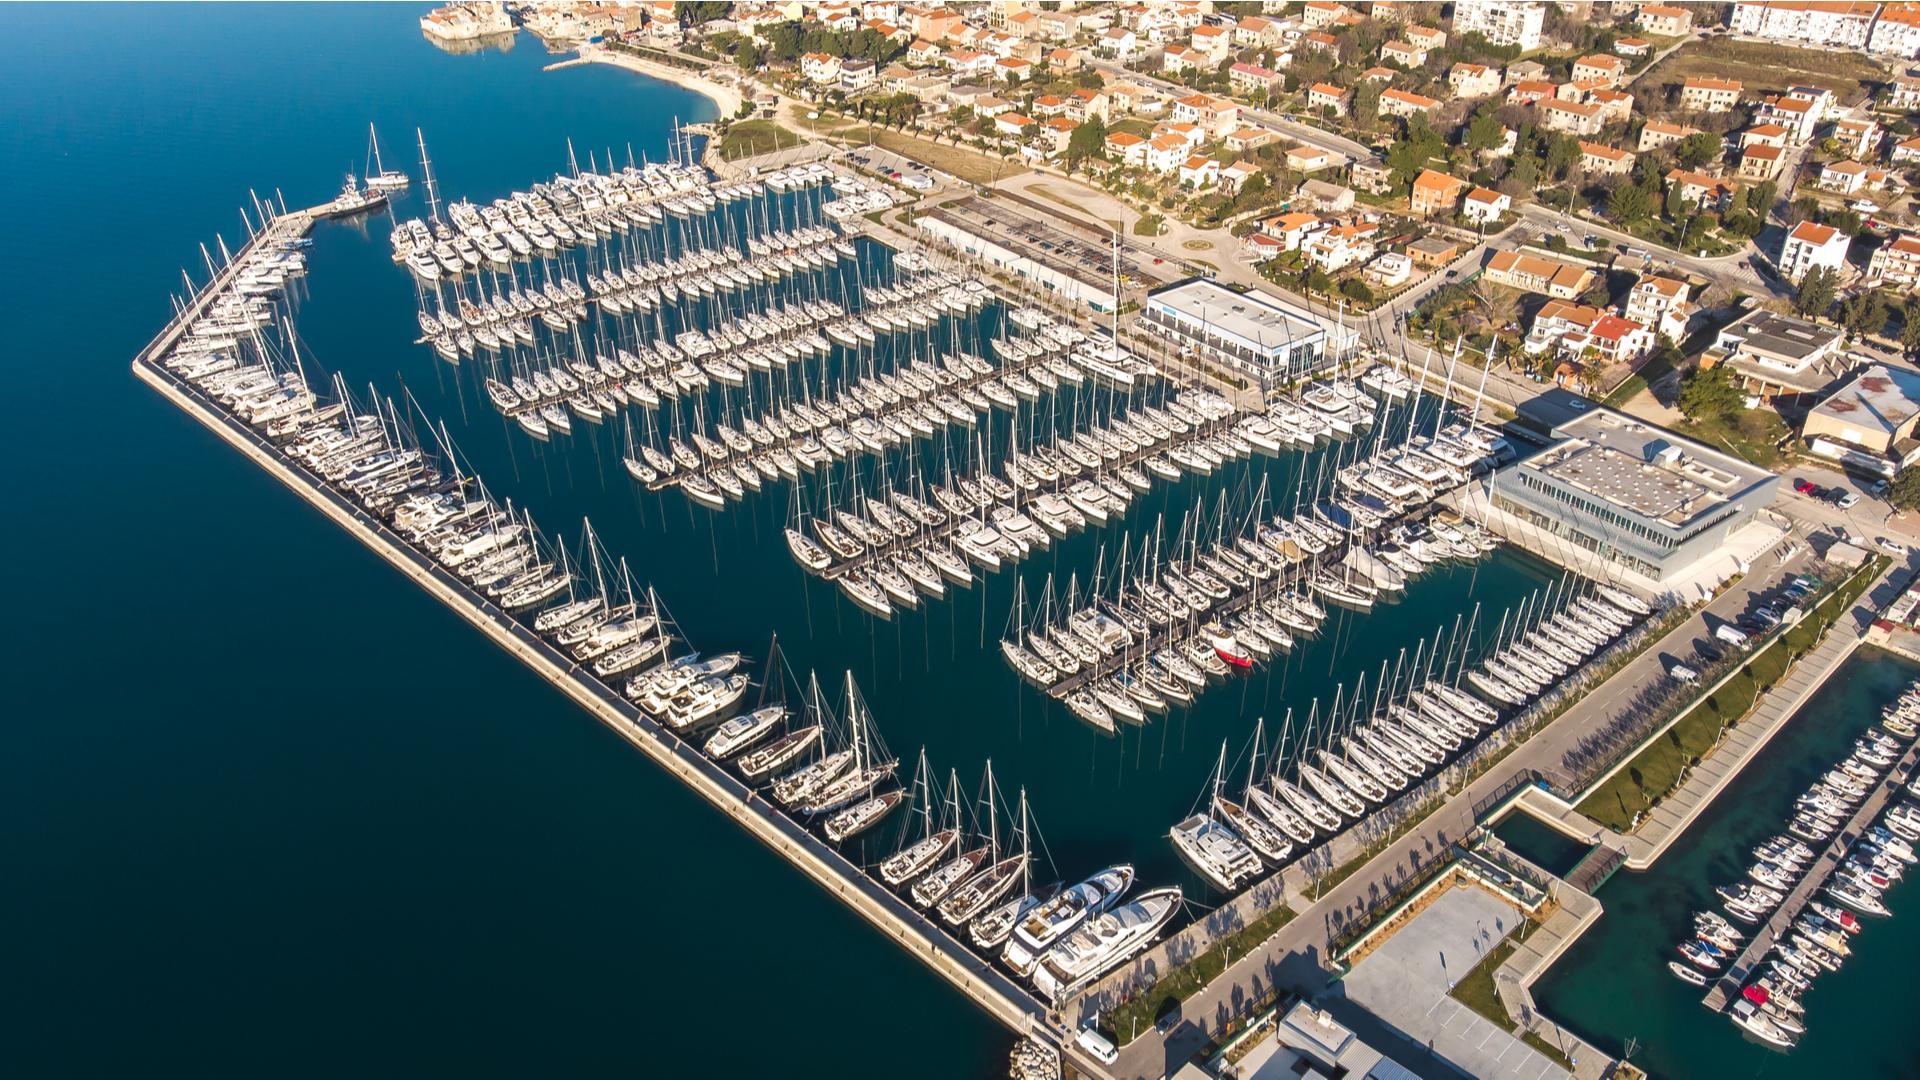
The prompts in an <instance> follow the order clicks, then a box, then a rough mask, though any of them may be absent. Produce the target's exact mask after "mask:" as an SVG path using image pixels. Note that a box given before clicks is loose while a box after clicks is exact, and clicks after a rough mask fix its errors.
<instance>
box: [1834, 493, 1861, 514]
mask: <svg viewBox="0 0 1920 1080" xmlns="http://www.w3.org/2000/svg"><path fill="white" fill-rule="evenodd" d="M1833 505H1835V506H1837V507H1839V508H1840V509H1842V510H1851V509H1853V508H1854V507H1856V506H1858V505H1860V496H1859V495H1857V494H1855V493H1853V492H1851V491H1843V492H1841V493H1840V497H1839V498H1837V499H1835V500H1833Z"/></svg>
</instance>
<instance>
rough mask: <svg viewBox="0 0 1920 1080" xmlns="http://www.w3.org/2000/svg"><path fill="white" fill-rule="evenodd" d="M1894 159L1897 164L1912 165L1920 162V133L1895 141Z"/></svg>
mask: <svg viewBox="0 0 1920 1080" xmlns="http://www.w3.org/2000/svg"><path fill="white" fill-rule="evenodd" d="M1892 159H1893V163H1894V164H1895V165H1912V164H1914V163H1916V162H1920V135H1916V136H1914V137H1913V138H1911V139H1907V140H1905V141H1903V142H1898V143H1895V144H1894V145H1893V153H1892Z"/></svg>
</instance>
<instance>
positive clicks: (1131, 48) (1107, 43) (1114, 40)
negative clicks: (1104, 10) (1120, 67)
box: [1093, 26, 1145, 64]
mask: <svg viewBox="0 0 1920 1080" xmlns="http://www.w3.org/2000/svg"><path fill="white" fill-rule="evenodd" d="M1093 51H1094V52H1096V53H1098V54H1100V55H1101V56H1104V57H1106V58H1108V59H1109V60H1115V61H1118V62H1119V63H1122V64H1131V63H1133V62H1134V61H1135V60H1138V59H1140V56H1141V54H1142V53H1143V52H1145V49H1144V47H1143V46H1142V45H1141V43H1140V38H1139V37H1138V36H1137V35H1136V34H1134V32H1133V31H1131V30H1127V29H1123V28H1121V27H1117V26H1116V27H1114V28H1113V29H1111V30H1108V31H1106V32H1105V33H1102V34H1101V35H1100V36H1099V37H1098V38H1095V39H1094V42H1093Z"/></svg>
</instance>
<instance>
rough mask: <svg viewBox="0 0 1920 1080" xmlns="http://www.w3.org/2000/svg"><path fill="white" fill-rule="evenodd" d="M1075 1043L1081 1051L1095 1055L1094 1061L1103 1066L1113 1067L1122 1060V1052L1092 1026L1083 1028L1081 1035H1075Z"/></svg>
mask: <svg viewBox="0 0 1920 1080" xmlns="http://www.w3.org/2000/svg"><path fill="white" fill-rule="evenodd" d="M1073 1041H1074V1042H1075V1043H1078V1044H1079V1046H1080V1049H1082V1050H1085V1051H1086V1052H1087V1053H1089V1054H1091V1055H1093V1059H1094V1060H1095V1061H1098V1062H1099V1063H1100V1064H1102V1065H1111V1064H1113V1063H1114V1062H1116V1061H1118V1060H1120V1051H1119V1050H1118V1049H1116V1048H1115V1047H1114V1045H1113V1044H1112V1043H1110V1042H1108V1041H1107V1040H1106V1037H1105V1036H1103V1035H1101V1034H1100V1033H1099V1032H1098V1031H1095V1030H1094V1029H1093V1027H1092V1026H1091V1025H1089V1026H1087V1027H1083V1028H1081V1029H1080V1034H1078V1035H1075V1036H1074V1037H1073Z"/></svg>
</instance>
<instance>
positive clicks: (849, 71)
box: [840, 60, 880, 93]
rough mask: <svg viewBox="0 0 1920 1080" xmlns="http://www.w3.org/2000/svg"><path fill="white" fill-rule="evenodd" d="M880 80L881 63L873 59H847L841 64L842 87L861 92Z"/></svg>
mask: <svg viewBox="0 0 1920 1080" xmlns="http://www.w3.org/2000/svg"><path fill="white" fill-rule="evenodd" d="M879 81H880V65H878V64H876V63H874V62H873V61H871V60H847V61H844V62H842V63H841V65H840V88H841V89H842V90H845V91H847V92H848V93H859V92H860V91H862V90H866V89H869V88H871V87H872V86H873V85H874V84H875V83H877V82H879Z"/></svg>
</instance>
